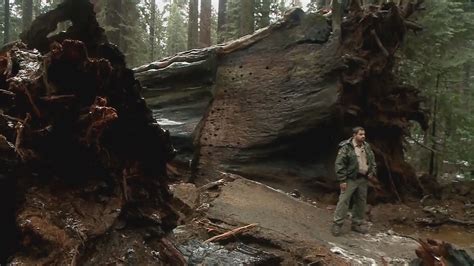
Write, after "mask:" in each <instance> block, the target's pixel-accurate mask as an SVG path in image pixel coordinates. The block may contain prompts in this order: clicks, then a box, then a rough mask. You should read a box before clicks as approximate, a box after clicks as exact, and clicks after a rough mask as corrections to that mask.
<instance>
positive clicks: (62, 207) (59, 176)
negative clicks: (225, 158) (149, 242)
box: [0, 0, 184, 265]
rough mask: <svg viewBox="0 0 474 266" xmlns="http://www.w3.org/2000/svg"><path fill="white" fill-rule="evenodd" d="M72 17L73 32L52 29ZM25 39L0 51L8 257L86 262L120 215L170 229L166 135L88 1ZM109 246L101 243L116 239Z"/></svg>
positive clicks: (68, 5) (73, 1) (0, 163)
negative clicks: (52, 32)
mask: <svg viewBox="0 0 474 266" xmlns="http://www.w3.org/2000/svg"><path fill="white" fill-rule="evenodd" d="M65 20H70V21H71V22H72V26H71V27H70V28H69V29H68V30H67V31H66V32H65V33H60V34H58V35H54V36H48V35H49V33H50V32H51V31H52V30H54V29H55V27H56V25H57V23H58V22H61V21H65ZM21 38H22V40H23V41H24V42H25V43H26V45H25V44H23V43H21V42H15V43H11V44H9V45H7V46H5V47H4V48H3V50H2V52H1V53H0V70H1V71H0V95H1V96H2V97H1V100H0V114H1V115H0V143H1V146H0V148H1V149H2V152H1V155H0V169H1V173H0V177H1V179H2V185H3V184H4V183H5V184H7V183H11V184H10V185H11V187H10V188H9V189H10V190H12V192H10V193H11V194H17V195H18V198H19V199H21V200H19V199H17V198H15V197H8V200H5V201H4V202H3V203H4V204H5V205H8V206H10V207H11V208H18V209H17V210H16V211H15V212H12V215H13V216H14V218H13V219H12V220H15V219H16V221H15V222H16V225H14V224H11V225H9V226H10V227H9V228H7V231H11V232H9V234H10V235H13V234H15V233H18V234H17V236H16V239H13V240H12V237H10V236H7V237H2V239H1V240H0V241H2V243H0V244H1V245H0V246H1V247H2V248H3V247H4V246H11V247H15V248H16V250H11V251H9V253H7V254H5V253H4V252H3V250H2V252H0V255H1V257H0V263H3V262H4V261H6V259H7V258H9V259H10V260H11V261H10V262H11V263H12V264H28V265H29V264H67V265H69V264H75V263H79V261H82V262H87V259H86V258H87V256H85V254H83V253H82V252H83V251H84V250H87V249H89V250H93V251H94V252H99V253H100V251H101V250H100V248H101V247H99V246H97V250H96V249H95V248H96V246H95V245H96V244H97V243H99V242H100V240H102V239H104V238H106V237H108V236H109V235H113V234H114V224H116V223H119V221H124V222H125V223H126V225H125V226H126V227H134V229H137V230H139V229H140V228H146V227H152V228H153V229H154V230H156V231H157V232H159V233H158V234H156V235H155V236H156V238H157V239H160V238H162V237H165V236H166V234H168V233H169V232H170V231H171V230H172V229H173V228H174V227H175V226H176V222H177V219H178V217H177V214H176V211H175V210H174V209H173V208H172V207H171V206H170V205H169V202H170V201H171V194H170V191H169V188H168V178H167V176H166V164H167V162H168V161H170V160H171V158H172V157H173V156H174V149H173V146H172V145H171V141H170V137H169V132H167V131H165V130H163V129H162V128H161V127H160V125H159V124H158V123H156V120H155V119H154V118H153V116H152V112H151V110H150V109H149V108H148V106H147V105H146V103H145V101H144V100H143V97H142V96H141V94H140V91H141V86H140V84H139V82H138V81H137V80H136V79H135V77H134V74H133V72H132V70H130V69H128V68H127V67H126V63H125V60H124V55H123V54H122V53H121V52H120V51H119V50H118V49H117V47H116V46H114V45H112V44H110V43H108V42H107V39H106V37H105V34H104V31H103V29H102V28H100V27H99V25H98V23H97V21H96V19H95V13H94V11H93V6H92V4H91V3H90V2H89V1H88V0H65V1H64V2H63V3H62V4H60V5H58V7H57V8H56V9H54V10H52V11H50V12H48V13H46V14H44V15H41V16H39V17H38V18H37V19H36V20H35V21H34V22H33V23H32V25H31V27H30V29H28V30H27V31H25V32H24V33H23V34H21ZM33 48H35V49H37V50H38V51H40V52H41V53H40V52H38V51H37V50H33ZM11 65H14V66H15V67H11ZM13 68H14V70H13ZM4 96H5V97H4ZM17 173H21V174H20V175H18V174H17ZM3 179H6V180H7V181H8V182H3ZM10 180H11V181H10ZM17 204H18V206H17ZM12 206H13V207H12ZM9 215H10V214H9ZM10 218H11V217H10V216H9V217H8V219H10ZM16 229H18V232H17V231H16ZM2 232H3V231H2ZM106 232H107V234H106ZM2 236H3V234H2ZM5 239H8V241H10V242H8V243H4V242H3V241H5ZM163 243H164V245H165V246H166V247H167V249H166V250H167V252H168V253H169V254H170V256H173V257H176V260H177V261H180V262H183V261H184V259H182V258H179V257H177V255H178V254H177V253H176V249H175V248H174V249H173V248H172V245H171V246H170V243H169V241H166V240H164V241H163ZM113 245H114V244H113V243H109V242H106V244H105V247H104V246H102V248H104V249H107V250H113V249H114V248H115V249H118V248H119V247H115V246H113ZM120 248H121V247H120ZM121 249H123V248H121ZM118 252H124V251H118ZM153 260H155V259H153ZM183 263H184V262H183Z"/></svg>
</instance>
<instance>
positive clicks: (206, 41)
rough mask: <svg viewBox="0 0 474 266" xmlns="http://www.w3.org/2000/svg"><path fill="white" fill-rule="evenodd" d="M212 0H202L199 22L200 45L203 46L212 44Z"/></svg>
mask: <svg viewBox="0 0 474 266" xmlns="http://www.w3.org/2000/svg"><path fill="white" fill-rule="evenodd" d="M211 12H212V2H211V0H201V15H200V18H201V19H200V22H199V45H200V46H201V47H208V46H211V15H212V14H211Z"/></svg>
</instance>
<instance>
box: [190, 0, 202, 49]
mask: <svg viewBox="0 0 474 266" xmlns="http://www.w3.org/2000/svg"><path fill="white" fill-rule="evenodd" d="M198 5H199V0H190V1H189V18H188V49H189V50H191V49H194V48H197V47H198V32H199V27H198V20H199V12H198Z"/></svg>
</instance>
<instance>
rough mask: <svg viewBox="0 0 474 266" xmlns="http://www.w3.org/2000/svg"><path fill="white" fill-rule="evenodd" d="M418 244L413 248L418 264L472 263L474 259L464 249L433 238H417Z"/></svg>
mask: <svg viewBox="0 0 474 266" xmlns="http://www.w3.org/2000/svg"><path fill="white" fill-rule="evenodd" d="M418 243H420V246H419V247H418V248H417V249H416V250H415V253H416V255H417V257H418V258H419V260H418V261H416V263H418V265H423V266H425V265H426V266H428V265H473V264H474V260H473V259H472V258H471V257H470V256H469V255H468V254H467V252H466V251H464V250H459V249H456V248H454V247H453V246H452V245H451V244H449V243H446V242H443V241H438V240H434V239H427V240H426V241H424V240H422V239H419V240H418Z"/></svg>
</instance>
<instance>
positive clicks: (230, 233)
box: [204, 224, 258, 243]
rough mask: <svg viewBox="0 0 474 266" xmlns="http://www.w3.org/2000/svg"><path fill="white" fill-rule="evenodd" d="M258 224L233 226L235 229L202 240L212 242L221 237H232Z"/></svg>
mask: <svg viewBox="0 0 474 266" xmlns="http://www.w3.org/2000/svg"><path fill="white" fill-rule="evenodd" d="M257 225H258V224H249V225H246V226H242V227H238V228H235V229H232V230H230V231H227V232H225V233H223V234H220V235H217V236H213V237H211V238H209V239H207V240H206V241H204V243H209V242H214V241H220V240H223V239H227V238H229V237H233V236H235V235H237V234H240V233H243V232H245V231H247V230H249V229H251V228H253V227H255V226H257Z"/></svg>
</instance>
